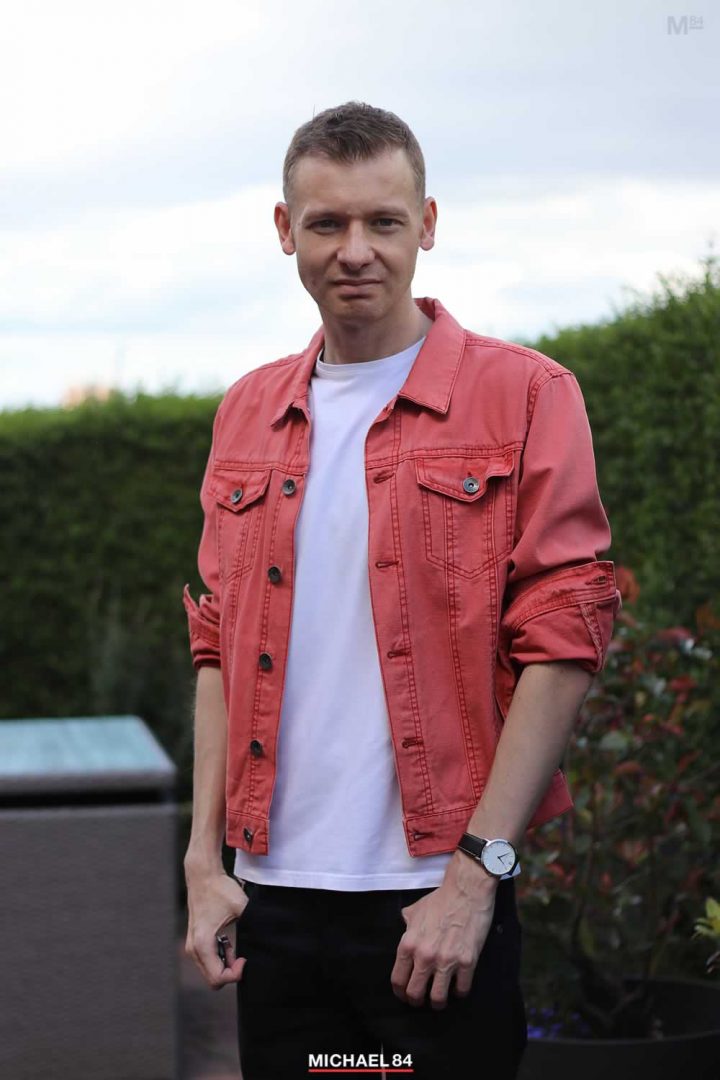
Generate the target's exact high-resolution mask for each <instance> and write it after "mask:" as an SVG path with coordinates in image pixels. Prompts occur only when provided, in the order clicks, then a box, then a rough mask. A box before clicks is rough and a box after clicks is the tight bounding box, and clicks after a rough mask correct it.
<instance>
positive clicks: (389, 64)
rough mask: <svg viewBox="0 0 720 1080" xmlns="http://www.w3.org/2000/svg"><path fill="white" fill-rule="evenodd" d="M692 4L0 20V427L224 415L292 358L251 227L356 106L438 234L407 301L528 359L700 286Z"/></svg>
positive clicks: (713, 204)
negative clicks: (33, 413)
mask: <svg viewBox="0 0 720 1080" xmlns="http://www.w3.org/2000/svg"><path fill="white" fill-rule="evenodd" d="M699 3H700V6H698V7H697V8H696V9H692V10H688V11H685V10H683V9H680V8H678V9H677V10H676V9H675V8H673V6H672V5H673V0H622V2H620V0H591V2H590V3H586V4H583V5H580V4H578V3H577V2H576V0H545V2H544V3H537V2H531V0H507V2H505V3H503V4H500V2H499V0H495V2H493V3H490V2H487V0H472V2H469V0H468V2H466V0H444V2H443V3H439V2H436V3H433V4H431V3H429V2H428V0H395V2H394V3H392V4H391V5H389V6H388V5H387V4H386V3H381V2H379V0H366V2H363V3H352V4H347V5H343V4H338V3H337V2H334V3H333V2H331V0H285V2H278V0H123V2H122V3H120V2H118V0H62V3H58V2H57V0H6V2H5V4H4V5H3V31H2V35H1V36H0V146H1V147H2V152H1V153H0V253H1V258H0V409H2V408H17V407H21V406H23V405H26V404H37V405H46V404H56V403H58V402H60V401H62V400H63V397H64V395H65V394H66V393H67V392H68V390H69V388H71V387H74V386H82V385H86V384H88V383H96V384H102V385H105V386H109V385H112V386H119V387H121V388H122V389H124V390H126V391H133V390H136V389H139V388H142V389H144V390H147V391H150V392H157V391H159V390H162V389H166V388H172V389H176V390H179V391H181V392H191V391H199V392H209V391H220V390H223V389H225V388H226V387H227V386H228V385H230V383H232V382H233V381H234V380H235V379H236V378H238V377H239V376H240V375H241V374H242V373H243V372H244V371H247V370H248V369H250V368H252V367H256V366H257V365H259V364H262V363H265V362H266V361H268V360H272V359H275V358H276V357H278V356H282V355H285V354H287V353H289V352H293V351H296V350H299V349H300V348H302V347H304V345H305V344H306V342H307V340H308V339H309V337H310V336H311V334H312V333H313V331H314V330H315V328H316V326H317V324H318V315H317V309H316V308H315V307H314V305H313V302H312V301H311V299H310V298H309V297H308V296H307V294H306V293H305V292H304V291H303V289H302V286H301V285H300V283H299V282H298V280H297V276H296V273H295V268H294V261H293V260H292V259H289V258H287V257H286V256H284V255H283V254H282V253H281V251H280V248H279V245H278V242H277V237H276V235H275V233H274V227H273V223H272V209H273V205H274V203H275V201H276V200H277V199H278V198H280V197H281V190H280V174H281V168H282V159H283V156H284V153H285V149H286V147H287V143H288V141H289V139H290V137H291V136H292V133H293V131H294V130H295V128H296V127H298V126H299V125H300V124H301V123H303V122H304V121H305V120H307V119H309V118H310V117H311V116H312V115H313V112H317V111H319V110H320V109H323V108H326V107H327V106H330V105H334V104H339V103H341V102H343V101H346V100H349V99H352V98H355V99H359V100H364V101H368V102H370V103H371V104H374V105H380V106H382V107H384V108H389V109H392V110H393V111H394V112H397V113H399V115H401V116H402V117H403V118H404V119H405V120H407V121H408V123H409V124H410V125H411V127H412V128H413V130H414V131H415V133H416V135H417V136H418V138H419V140H420V142H421V144H422V146H423V149H424V152H425V156H426V160H427V166H428V192H429V193H431V194H433V195H435V197H436V198H437V200H438V203H439V220H438V233H437V244H436V247H435V248H434V250H433V251H431V252H428V253H421V255H420V258H419V261H418V272H417V276H416V279H415V288H414V292H415V295H418V296H420V295H431V296H437V297H439V298H440V299H441V300H442V301H443V303H444V304H445V306H446V307H448V308H449V309H450V310H451V311H452V312H453V314H454V315H455V316H456V317H457V318H459V319H460V321H461V322H463V323H464V324H465V325H466V326H468V327H470V328H472V329H474V330H477V331H479V332H481V333H486V334H492V335H495V336H499V337H505V338H510V339H512V338H515V339H517V338H522V339H528V338H532V337H533V336H535V335H537V334H539V333H541V332H543V331H552V330H553V328H555V327H557V326H563V325H567V324H571V323H578V322H583V321H589V320H590V321H591V320H595V319H598V318H602V317H604V316H607V315H610V314H611V313H612V311H613V310H614V309H616V308H617V307H618V306H621V305H622V303H623V300H624V298H625V297H627V295H628V293H627V289H628V288H630V289H639V290H642V291H647V290H648V289H651V288H652V286H653V284H654V282H655V281H656V275H657V274H658V273H659V272H660V273H669V272H686V273H689V274H693V273H698V270H699V259H700V258H701V257H702V256H703V255H705V254H707V252H708V250H709V249H710V246H711V245H713V244H714V245H715V250H718V248H720V237H719V236H718V230H719V227H720V184H719V182H718V178H719V176H720V140H718V138H717V116H718V115H719V114H720V100H719V98H720V94H719V92H718V90H719V83H720V75H719V73H720V64H719V63H718V51H719V45H720V30H719V28H720V15H718V11H717V7H716V5H710V4H709V3H708V0H699ZM713 117H715V119H714V120H713Z"/></svg>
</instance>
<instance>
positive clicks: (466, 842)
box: [458, 833, 487, 861]
mask: <svg viewBox="0 0 720 1080" xmlns="http://www.w3.org/2000/svg"><path fill="white" fill-rule="evenodd" d="M486 844H487V840H483V839H482V837H480V836H473V835H472V833H463V834H462V836H461V837H460V839H459V841H458V848H459V850H460V851H464V852H465V854H466V855H471V856H472V857H473V859H477V860H478V861H479V860H480V854H481V852H482V849H483V848H484V847H485V845H486Z"/></svg>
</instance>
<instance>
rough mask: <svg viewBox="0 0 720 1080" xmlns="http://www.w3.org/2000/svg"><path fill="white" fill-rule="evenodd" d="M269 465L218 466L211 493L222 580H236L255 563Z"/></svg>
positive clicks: (212, 481)
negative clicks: (230, 468) (226, 467)
mask: <svg viewBox="0 0 720 1080" xmlns="http://www.w3.org/2000/svg"><path fill="white" fill-rule="evenodd" d="M270 473H271V470H270V469H237V470H235V469H233V470H227V471H226V470H222V471H220V470H216V471H215V472H214V473H213V475H212V478H211V481H210V485H209V488H208V490H209V494H210V495H211V496H212V497H213V498H214V499H215V501H216V503H217V546H218V567H219V572H220V581H221V583H223V584H226V585H227V584H230V583H235V582H237V581H238V580H239V579H240V578H241V577H242V576H243V574H246V573H247V572H248V570H250V568H251V567H252V564H253V560H254V558H255V552H256V550H257V543H258V535H259V533H260V528H261V525H262V521H263V515H264V510H265V502H266V499H265V493H266V491H267V487H268V484H269V482H270Z"/></svg>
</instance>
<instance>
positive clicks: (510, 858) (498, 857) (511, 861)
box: [457, 833, 518, 878]
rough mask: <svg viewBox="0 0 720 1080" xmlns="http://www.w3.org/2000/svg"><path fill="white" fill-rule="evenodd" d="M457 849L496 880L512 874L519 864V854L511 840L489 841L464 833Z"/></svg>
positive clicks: (482, 837)
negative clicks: (477, 863)
mask: <svg viewBox="0 0 720 1080" xmlns="http://www.w3.org/2000/svg"><path fill="white" fill-rule="evenodd" d="M457 849H458V851H464V852H465V854H466V855H469V856H470V858H471V859H475V861H476V862H479V863H480V865H481V866H482V868H483V870H485V871H486V872H487V873H488V874H490V876H491V877H495V878H501V877H503V876H504V875H505V874H511V873H512V871H513V870H514V869H515V867H516V866H517V864H518V853H517V851H516V850H515V848H514V847H513V845H512V844H511V843H510V841H509V840H500V839H497V840H487V839H486V838H485V837H484V836H473V835H472V834H471V833H463V834H462V836H461V837H460V840H459V843H458V846H457Z"/></svg>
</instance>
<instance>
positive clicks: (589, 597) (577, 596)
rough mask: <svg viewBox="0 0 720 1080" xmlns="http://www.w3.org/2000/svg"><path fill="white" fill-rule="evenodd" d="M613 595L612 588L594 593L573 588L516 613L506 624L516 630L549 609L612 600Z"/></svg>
mask: <svg viewBox="0 0 720 1080" xmlns="http://www.w3.org/2000/svg"><path fill="white" fill-rule="evenodd" d="M614 596H615V589H614V588H613V591H612V592H609V591H607V590H606V591H604V592H602V593H594V592H593V591H592V590H591V589H581V590H573V591H572V592H569V593H564V594H562V595H560V596H556V597H554V598H553V599H548V600H546V601H544V602H542V601H541V602H539V603H538V604H537V605H536V606H534V607H532V608H530V609H528V610H523V611H522V612H520V614H519V615H516V616H515V618H514V619H512V621H509V622H508V624H507V625H508V627H509V628H510V629H511V630H518V629H519V628H520V627H521V626H523V625H524V624H525V623H526V622H529V621H530V620H531V619H534V618H537V617H538V616H539V615H547V614H549V612H551V611H557V610H559V609H561V608H566V607H578V606H580V605H582V604H591V605H595V604H598V603H602V601H604V600H612V599H613V598H614Z"/></svg>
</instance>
